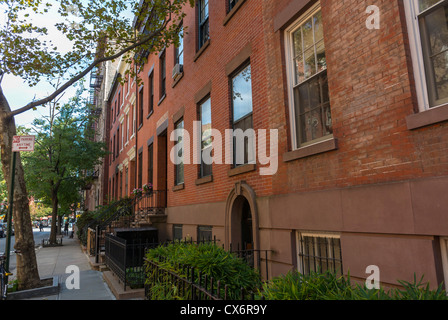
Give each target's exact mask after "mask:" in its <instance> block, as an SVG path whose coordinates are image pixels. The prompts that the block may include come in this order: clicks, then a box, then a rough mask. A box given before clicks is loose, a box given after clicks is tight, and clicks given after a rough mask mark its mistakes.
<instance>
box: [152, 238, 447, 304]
mask: <svg viewBox="0 0 448 320" xmlns="http://www.w3.org/2000/svg"><path fill="white" fill-rule="evenodd" d="M146 258H147V260H149V261H154V262H156V263H157V264H158V265H160V266H162V267H163V268H164V269H167V270H170V271H173V272H175V273H177V274H179V275H182V276H183V277H184V278H186V277H187V271H186V269H185V268H182V267H181V266H189V267H193V268H195V270H196V276H197V275H198V273H199V272H202V274H203V275H205V274H206V275H207V276H208V277H209V279H210V277H213V278H214V279H216V280H220V281H221V283H224V284H227V285H228V287H229V296H230V298H231V299H239V292H240V291H239V290H240V288H245V289H246V290H247V291H251V290H256V294H255V299H260V297H263V298H264V299H266V300H448V296H447V295H446V292H445V291H444V290H442V284H441V285H440V286H439V287H438V288H437V289H435V290H431V289H430V287H429V283H424V282H423V277H422V278H420V279H419V280H418V279H417V277H416V276H414V281H413V282H406V281H398V283H399V284H401V288H394V289H389V290H385V289H383V288H380V289H378V290H376V289H370V290H369V289H367V288H366V287H365V286H362V285H360V284H359V283H352V282H351V280H350V275H348V276H337V275H335V274H334V273H332V272H325V273H315V272H314V273H311V274H310V275H303V274H300V273H298V272H292V271H291V272H289V273H287V274H285V275H282V276H279V277H276V278H273V279H272V280H270V281H268V282H266V283H262V282H261V280H260V276H259V274H258V273H257V272H256V271H255V270H254V269H253V268H251V267H250V266H248V265H247V264H246V263H245V261H243V260H242V259H240V258H237V257H236V256H235V255H234V254H232V253H230V252H228V251H225V250H224V249H222V248H221V247H219V246H216V245H215V244H200V245H195V244H191V243H183V242H182V243H176V244H170V245H167V246H160V247H158V248H155V249H152V250H149V251H148V253H147V255H146ZM149 270H150V269H149V268H148V266H146V279H147V280H146V281H147V284H148V283H150V284H151V291H152V297H153V299H157V300H161V299H167V300H170V299H190V298H191V296H188V294H190V293H184V292H181V290H180V288H179V286H178V285H176V284H174V283H171V282H170V279H168V281H167V279H162V278H160V277H156V276H155V275H154V274H150V271H149Z"/></svg>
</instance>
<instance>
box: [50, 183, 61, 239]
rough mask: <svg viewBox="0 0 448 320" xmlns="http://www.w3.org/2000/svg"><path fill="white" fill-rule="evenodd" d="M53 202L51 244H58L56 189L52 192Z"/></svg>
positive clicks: (57, 201)
mask: <svg viewBox="0 0 448 320" xmlns="http://www.w3.org/2000/svg"><path fill="white" fill-rule="evenodd" d="M51 204H52V209H53V211H52V213H51V232H50V244H56V234H57V225H56V222H57V221H56V220H57V218H58V205H59V200H58V192H57V191H54V190H53V192H52V196H51Z"/></svg>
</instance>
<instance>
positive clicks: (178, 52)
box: [174, 26, 184, 65]
mask: <svg viewBox="0 0 448 320" xmlns="http://www.w3.org/2000/svg"><path fill="white" fill-rule="evenodd" d="M174 50H175V52H174V64H175V65H176V64H179V65H183V64H184V28H183V27H182V26H181V27H180V30H179V45H178V46H176V47H175V49H174Z"/></svg>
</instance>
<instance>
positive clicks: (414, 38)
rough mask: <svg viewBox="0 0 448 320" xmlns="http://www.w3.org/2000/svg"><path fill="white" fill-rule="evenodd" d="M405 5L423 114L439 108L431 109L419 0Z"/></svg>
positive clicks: (411, 0) (418, 95)
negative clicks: (419, 20) (419, 17)
mask: <svg viewBox="0 0 448 320" xmlns="http://www.w3.org/2000/svg"><path fill="white" fill-rule="evenodd" d="M403 4H404V9H405V13H406V24H407V29H408V34H409V47H410V50H411V58H412V67H413V70H414V78H415V87H416V93H417V101H418V109H419V111H420V112H423V111H427V110H429V109H434V108H437V107H438V106H437V105H436V106H433V107H431V108H430V106H429V97H428V87H427V82H426V71H425V64H424V60H423V49H422V43H421V36H420V26H419V23H418V15H419V14H420V13H421V12H419V9H418V0H408V1H403ZM438 4H440V2H438V3H436V4H435V5H434V6H436V5H438ZM432 7H433V6H432ZM428 9H430V8H428ZM428 9H427V10H428Z"/></svg>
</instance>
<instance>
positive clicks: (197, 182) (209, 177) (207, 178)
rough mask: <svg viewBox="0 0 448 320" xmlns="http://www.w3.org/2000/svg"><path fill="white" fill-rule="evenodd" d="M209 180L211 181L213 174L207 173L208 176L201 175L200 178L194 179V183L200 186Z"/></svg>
mask: <svg viewBox="0 0 448 320" xmlns="http://www.w3.org/2000/svg"><path fill="white" fill-rule="evenodd" d="M209 182H213V175H209V176H206V177H202V178H199V179H196V185H197V186H200V185H201V184H206V183H209Z"/></svg>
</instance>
